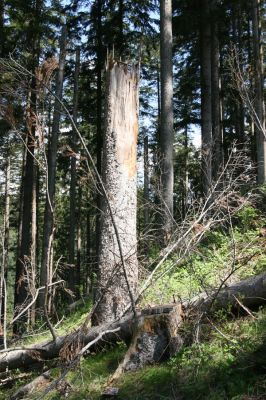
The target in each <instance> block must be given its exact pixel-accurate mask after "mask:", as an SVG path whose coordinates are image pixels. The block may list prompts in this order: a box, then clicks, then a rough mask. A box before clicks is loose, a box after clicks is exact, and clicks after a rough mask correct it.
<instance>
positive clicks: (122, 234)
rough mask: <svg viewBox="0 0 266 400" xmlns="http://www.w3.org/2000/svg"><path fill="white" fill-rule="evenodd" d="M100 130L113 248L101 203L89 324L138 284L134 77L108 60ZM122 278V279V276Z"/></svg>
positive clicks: (105, 316) (119, 307) (113, 314)
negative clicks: (93, 307) (92, 311)
mask: <svg viewBox="0 0 266 400" xmlns="http://www.w3.org/2000/svg"><path fill="white" fill-rule="evenodd" d="M105 118H106V129H105V136H104V147H103V173H102V175H103V182H104V184H105V189H106V193H107V196H108V200H109V206H110V208H111V209H112V214H113V217H114V220H115V224H116V227H117V231H118V234H119V239H120V243H121V247H122V253H123V258H124V263H125V265H124V266H125V271H124V270H123V269H124V268H122V265H121V255H120V249H119V243H118V239H117V235H116V234H115V229H114V226H113V221H112V216H111V215H110V209H109V206H108V204H107V201H106V199H104V200H103V202H102V203H103V204H102V211H103V212H102V221H101V233H100V244H99V273H98V284H97V286H98V288H97V296H96V301H97V299H99V298H100V297H101V296H102V298H101V301H100V304H99V305H98V307H97V309H96V312H95V315H94V318H93V323H94V324H95V325H96V324H100V323H102V322H104V321H111V320H113V319H115V318H118V317H119V316H121V314H122V313H123V310H124V309H125V307H126V305H127V304H128V302H129V290H128V285H129V286H130V288H131V291H132V293H133V294H134V293H135V291H136V287H137V282H138V262H137V254H136V252H137V234H136V208H137V197H136V150H137V148H136V146H137V136H138V75H137V71H136V70H135V69H134V68H132V70H129V67H128V66H127V65H125V64H123V63H120V62H114V61H110V62H109V65H108V71H107V104H106V116H105ZM125 275H126V277H125Z"/></svg>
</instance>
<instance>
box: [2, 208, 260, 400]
mask: <svg viewBox="0 0 266 400" xmlns="http://www.w3.org/2000/svg"><path fill="white" fill-rule="evenodd" d="M265 226H266V221H265V218H264V217H263V215H262V214H261V213H260V211H258V209H256V208H254V207H247V208H246V209H244V210H242V211H241V212H240V214H239V215H238V216H237V220H236V221H235V223H234V228H233V229H231V230H230V229H227V228H226V229H220V230H216V231H214V232H210V233H209V234H208V235H207V236H206V238H205V239H204V241H203V242H202V243H201V246H200V247H199V248H198V249H197V251H196V252H194V253H193V254H192V255H191V256H190V257H189V258H188V259H187V260H186V262H185V263H184V265H182V266H181V267H179V269H178V270H177V271H172V272H171V273H169V274H168V275H165V276H164V278H163V279H161V280H160V281H158V282H157V284H156V285H154V286H153V287H152V288H151V289H149V291H148V292H147V294H146V296H145V297H144V299H143V305H147V304H163V303H168V302H169V301H172V298H173V294H174V295H175V297H176V298H179V297H180V298H182V299H184V298H185V299H187V298H188V297H191V296H193V295H195V294H197V293H199V292H202V291H203V290H205V291H206V292H208V290H210V289H211V288H212V287H217V284H219V282H221V280H223V279H224V278H225V277H228V280H227V283H230V282H232V281H236V280H241V279H244V278H246V277H249V276H252V275H255V274H258V273H261V272H265V271H266V253H265ZM154 257H155V256H154ZM166 263H167V262H166ZM166 267H167V265H166ZM232 272H233V273H232ZM89 308H90V304H89V302H88V303H87V304H84V305H83V306H81V307H80V308H79V309H77V310H76V311H75V312H71V314H70V315H69V316H67V317H66V318H65V319H64V320H63V321H62V322H61V324H60V325H59V326H58V328H57V333H58V334H59V335H60V334H65V333H70V332H73V331H74V330H75V329H77V328H78V327H79V326H80V325H81V323H82V322H84V320H85V318H86V315H87V313H88V309H89ZM182 336H183V337H184V338H185V346H184V347H183V349H182V350H181V351H180V352H179V353H178V354H176V355H175V356H174V357H172V358H171V359H170V360H168V361H165V362H164V363H161V364H158V365H154V366H149V367H145V368H144V369H141V370H139V371H137V372H128V373H124V374H123V375H122V376H121V378H120V379H119V380H118V381H117V382H115V383H114V384H113V386H115V387H117V388H118V389H119V394H118V397H117V399H123V400H144V399H147V400H148V399H150V400H152V399H161V400H163V399H165V400H166V399H172V400H201V399H206V400H207V399H208V400H223V399H224V400H225V399H231V400H248V399H250V400H263V399H266V308H263V307H261V308H260V309H259V310H256V311H253V312H252V313H246V312H245V311H243V310H241V309H240V310H239V314H238V315H236V314H232V312H231V310H230V309H228V310H220V311H218V312H216V313H215V314H214V315H212V317H210V319H209V318H207V319H202V320H201V321H200V322H199V323H198V321H197V323H195V321H188V322H187V323H185V324H184V325H183V326H182ZM48 338H49V333H47V332H46V333H42V334H41V335H38V336H34V337H30V338H27V339H25V341H24V342H23V344H31V343H33V342H35V343H36V342H41V341H43V340H44V339H48ZM125 351H126V347H125V344H123V343H120V344H118V345H117V346H115V347H111V348H110V347H109V348H106V349H105V350H104V351H102V352H101V353H98V354H89V355H88V356H86V357H85V358H83V359H82V360H81V362H80V365H79V368H75V369H74V370H70V371H69V372H68V374H67V376H66V378H65V382H67V384H66V383H65V384H64V385H62V384H61V385H60V387H59V388H57V390H53V391H51V392H50V393H49V394H48V395H47V396H46V397H45V399H49V400H59V399H64V398H68V399H70V400H82V399H84V400H85V399H86V400H88V399H92V400H96V399H100V398H101V395H102V393H103V390H104V388H105V387H106V386H108V381H109V380H110V378H111V376H112V374H113V373H114V371H115V370H116V368H117V366H118V365H119V362H120V361H121V360H122V359H123V356H124V354H125ZM53 365H54V364H53ZM47 368H50V366H49V364H48V365H47ZM21 372H22V371H15V372H14V373H13V376H14V378H16V375H17V374H18V375H19V374H21ZM27 374H28V375H27V376H26V380H25V378H23V379H21V380H19V379H16V383H15V385H14V386H13V387H12V388H11V389H6V388H3V389H1V388H0V400H4V399H9V398H10V396H11V393H12V394H13V393H14V392H15V391H16V388H18V387H19V386H21V385H23V384H25V383H26V382H27V381H31V380H32V379H33V378H34V377H35V376H38V375H39V374H40V372H32V371H31V372H27ZM59 374H60V368H59V367H55V368H52V377H53V378H55V379H56V378H57V377H58V376H59ZM39 398H40V394H38V393H35V394H34V395H31V397H30V396H29V397H27V399H39Z"/></svg>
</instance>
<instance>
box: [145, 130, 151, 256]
mask: <svg viewBox="0 0 266 400" xmlns="http://www.w3.org/2000/svg"><path fill="white" fill-rule="evenodd" d="M149 185H150V181H149V138H148V136H145V138H144V189H143V190H144V193H143V198H144V233H145V234H146V235H147V234H148V231H149V223H150V221H149V219H150V218H149V200H150V199H149V197H150V195H149ZM148 251H149V239H148V237H144V253H145V255H146V256H147V255H148Z"/></svg>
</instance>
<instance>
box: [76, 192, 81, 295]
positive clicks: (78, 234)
mask: <svg viewBox="0 0 266 400" xmlns="http://www.w3.org/2000/svg"><path fill="white" fill-rule="evenodd" d="M78 203H79V209H78V215H77V270H76V274H75V283H76V289H75V293H76V295H77V296H80V282H81V251H82V230H81V223H82V208H81V204H82V187H81V186H80V185H79V188H78Z"/></svg>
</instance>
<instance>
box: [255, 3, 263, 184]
mask: <svg viewBox="0 0 266 400" xmlns="http://www.w3.org/2000/svg"><path fill="white" fill-rule="evenodd" d="M252 25H253V59H254V81H255V111H256V114H257V118H258V121H259V123H257V124H255V135H256V147H257V166H258V177H257V179H258V183H259V184H263V183H265V180H266V160H265V156H266V141H265V137H264V135H265V110H264V94H263V89H264V75H263V62H262V48H261V21H260V0H252Z"/></svg>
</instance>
